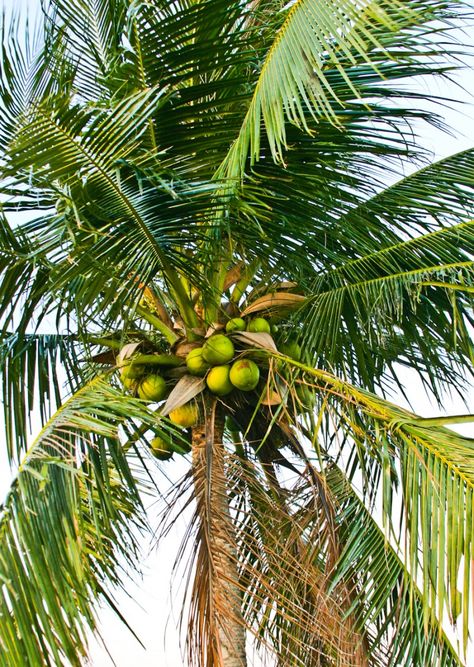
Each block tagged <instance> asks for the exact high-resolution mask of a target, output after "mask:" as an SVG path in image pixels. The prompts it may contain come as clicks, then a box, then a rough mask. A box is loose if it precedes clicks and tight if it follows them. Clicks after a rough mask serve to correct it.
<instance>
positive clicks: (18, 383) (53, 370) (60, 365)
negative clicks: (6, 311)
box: [0, 333, 81, 458]
mask: <svg viewBox="0 0 474 667" xmlns="http://www.w3.org/2000/svg"><path fill="white" fill-rule="evenodd" d="M0 373H1V376H2V392H3V414H4V420H5V439H6V445H7V451H8V455H9V457H10V458H14V457H15V458H17V457H19V456H20V453H21V452H22V451H23V452H24V451H25V449H26V443H27V438H28V434H29V432H30V427H31V418H32V416H34V417H38V416H39V418H40V420H41V423H42V424H44V423H46V421H47V420H48V419H49V417H50V416H51V413H52V412H54V411H55V410H56V409H57V408H58V407H59V405H60V404H61V402H62V398H63V396H64V394H65V393H69V391H74V389H77V387H78V385H79V379H80V377H81V366H80V364H79V357H78V349H77V338H76V337H73V336H67V335H66V336H64V335H57V334H56V335H55V334H53V335H47V334H26V335H21V334H19V333H12V334H10V335H4V336H2V339H1V343H0ZM64 381H67V386H68V388H69V391H68V390H65V389H64V388H63V387H62V383H63V382H64Z"/></svg>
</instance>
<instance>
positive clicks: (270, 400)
mask: <svg viewBox="0 0 474 667" xmlns="http://www.w3.org/2000/svg"><path fill="white" fill-rule="evenodd" d="M260 402H261V404H262V405H280V403H281V402H282V398H281V396H280V394H279V393H278V392H277V391H275V390H274V389H270V387H267V388H266V390H265V391H264V393H263V397H262V400H261V401H260Z"/></svg>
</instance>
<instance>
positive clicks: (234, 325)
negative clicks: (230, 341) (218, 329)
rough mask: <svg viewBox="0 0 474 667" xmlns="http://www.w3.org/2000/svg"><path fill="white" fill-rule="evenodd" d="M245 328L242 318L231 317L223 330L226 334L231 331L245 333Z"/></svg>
mask: <svg viewBox="0 0 474 667" xmlns="http://www.w3.org/2000/svg"><path fill="white" fill-rule="evenodd" d="M246 326H247V325H246V324H245V320H244V319H243V317H233V318H232V319H231V320H229V321H228V322H227V324H226V325H225V330H226V331H227V333H230V332H231V331H245V328H246Z"/></svg>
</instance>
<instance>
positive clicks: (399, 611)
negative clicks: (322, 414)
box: [324, 466, 460, 667]
mask: <svg viewBox="0 0 474 667" xmlns="http://www.w3.org/2000/svg"><path fill="white" fill-rule="evenodd" d="M324 479H325V481H326V482H327V485H328V489H329V492H330V494H331V496H332V498H333V505H334V507H335V514H336V523H337V531H338V538H339V540H340V542H341V544H343V545H344V547H343V549H342V553H341V555H340V558H339V560H338V562H337V564H336V566H335V569H334V579H333V585H336V584H337V582H340V581H346V582H350V585H352V586H353V589H352V593H353V595H352V605H353V607H352V611H353V613H354V615H355V616H356V618H357V619H358V620H357V624H360V625H361V626H362V627H364V628H366V630H367V635H366V636H367V638H368V641H370V653H371V664H372V663H373V664H380V665H386V666H387V667H392V666H394V665H406V666H407V667H408V665H433V667H435V666H437V665H443V666H446V667H447V666H448V665H452V666H453V667H454V666H456V667H457V666H458V665H459V664H460V663H459V657H458V655H457V653H456V651H455V650H454V649H453V647H452V646H451V643H450V641H449V639H448V638H447V637H446V635H445V633H444V632H443V630H442V628H441V627H440V621H439V617H438V618H436V617H434V616H432V617H431V618H430V622H429V625H428V627H427V628H426V627H425V628H423V627H422V626H423V622H422V619H423V598H422V595H421V592H420V590H419V589H418V588H417V587H416V586H415V587H414V590H410V585H409V584H408V583H407V582H409V581H410V579H411V575H410V573H409V571H408V570H407V567H406V564H405V563H404V562H403V558H402V557H400V554H399V553H397V551H396V550H395V549H394V548H393V546H392V545H391V544H390V542H389V541H387V539H386V535H385V534H384V532H383V531H382V530H381V529H380V527H379V526H378V525H377V522H376V521H375V519H374V517H373V516H372V515H371V514H370V512H369V511H368V509H367V507H366V506H365V505H364V503H363V502H362V500H361V499H360V497H359V496H358V495H357V493H356V492H355V491H354V488H353V487H352V485H351V483H350V482H349V480H348V479H347V478H346V477H345V475H344V473H343V472H342V471H341V470H340V469H339V468H338V467H337V466H329V468H328V469H327V470H326V472H325V475H324ZM356 627H358V625H356Z"/></svg>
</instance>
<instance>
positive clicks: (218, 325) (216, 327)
mask: <svg viewBox="0 0 474 667" xmlns="http://www.w3.org/2000/svg"><path fill="white" fill-rule="evenodd" d="M223 329H225V324H222V322H213V323H212V324H211V325H210V326H209V328H208V329H207V331H206V335H205V336H204V338H210V337H211V336H213V335H214V334H215V333H217V332H218V331H222V330H223Z"/></svg>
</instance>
